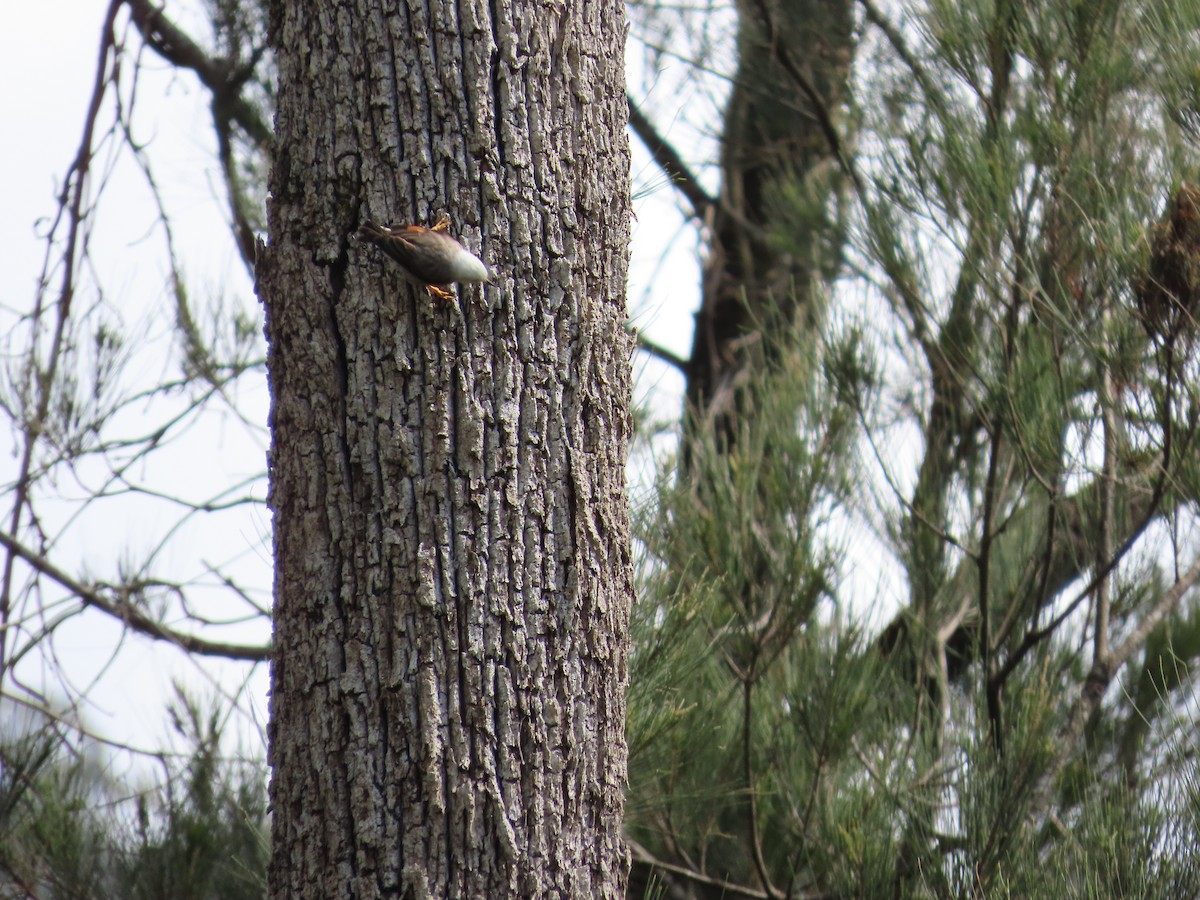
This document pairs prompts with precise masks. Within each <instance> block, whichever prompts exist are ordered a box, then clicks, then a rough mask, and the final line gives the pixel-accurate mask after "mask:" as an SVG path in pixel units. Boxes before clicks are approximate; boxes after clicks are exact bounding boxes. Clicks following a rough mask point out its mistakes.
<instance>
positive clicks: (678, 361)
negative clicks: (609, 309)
mask: <svg viewBox="0 0 1200 900" xmlns="http://www.w3.org/2000/svg"><path fill="white" fill-rule="evenodd" d="M625 330H626V331H628V332H629V333H630V334H631V335H633V339H634V340H635V341H637V347H638V349H639V350H641V351H643V352H645V353H648V354H649V355H650V356H653V357H654V358H655V359H657V360H659V361H660V362H665V363H666V364H667V365H669V366H674V367H675V368H676V369H678V370H679V371H680V372H682V373H683V374H684V375H685V376H686V375H687V371H688V361H687V360H686V359H684V358H683V357H682V356H679V355H678V354H676V353H673V352H671V351H670V350H668V349H667V348H666V347H663V346H661V345H659V344H656V343H654V342H653V341H651V340H650V339H649V338H648V337H646V336H645V335H644V334H642V332H640V331H638V329H637V328H635V327H634V326H633V325H630V324H628V323H627V324H626V325H625Z"/></svg>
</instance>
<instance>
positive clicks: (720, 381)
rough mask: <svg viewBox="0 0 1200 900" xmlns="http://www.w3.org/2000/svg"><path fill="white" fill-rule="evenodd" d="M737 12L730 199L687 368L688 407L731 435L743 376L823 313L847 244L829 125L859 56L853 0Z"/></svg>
mask: <svg viewBox="0 0 1200 900" xmlns="http://www.w3.org/2000/svg"><path fill="white" fill-rule="evenodd" d="M737 9H738V67H737V72H736V74H735V75H734V78H733V89H732V91H731V93H730V96H729V102H728V105H727V107H726V110H725V123H724V128H723V131H722V136H721V196H720V200H719V202H718V203H717V204H716V207H715V210H714V218H713V228H712V245H711V247H710V251H709V258H708V262H707V264H706V266H705V274H704V294H703V298H702V300H701V305H700V310H699V312H697V314H696V331H695V337H694V338H693V343H692V355H691V359H690V362H689V366H688V373H687V374H688V382H687V399H688V405H689V407H690V408H691V409H692V410H693V411H699V412H701V413H704V414H707V415H708V416H710V417H712V420H713V424H714V425H715V427H716V431H717V434H718V435H719V436H722V437H725V438H732V431H733V430H734V423H735V422H736V419H737V413H738V398H737V396H736V393H737V391H736V387H737V385H738V383H739V378H738V374H739V373H741V372H744V371H745V370H747V369H749V368H752V367H754V366H756V365H760V364H761V362H763V361H769V360H770V359H772V358H773V354H772V352H771V346H770V344H771V343H772V342H773V341H774V340H777V339H779V338H780V337H782V338H783V339H787V337H788V336H790V335H791V334H792V333H793V331H792V329H793V328H799V329H800V332H801V333H806V332H811V331H813V330H814V329H815V327H816V326H818V325H819V323H820V322H821V320H822V310H821V308H820V306H819V303H818V301H819V300H820V298H819V297H814V295H813V291H812V286H813V284H814V283H815V284H820V283H822V282H824V283H826V284H828V283H831V282H832V280H833V278H834V276H835V275H836V274H837V270H838V266H839V264H840V261H841V249H842V229H841V226H840V224H839V222H838V221H837V220H836V218H832V219H831V218H830V217H829V212H830V210H831V209H832V208H833V206H834V205H835V204H834V203H833V202H831V201H832V200H833V198H835V197H836V194H837V192H838V191H839V189H840V186H841V173H840V171H839V168H838V166H839V161H838V159H837V154H836V153H835V152H834V148H833V146H832V145H831V140H830V139H831V135H830V133H829V132H828V131H827V129H826V128H824V127H823V123H828V122H830V121H831V119H830V117H836V115H837V110H838V108H839V105H840V104H841V103H842V102H843V99H844V96H845V93H846V90H847V85H848V80H849V77H850V64H851V61H852V59H853V55H854V35H853V27H854V9H853V3H852V2H850V0H789V2H781V0H738V3H737ZM743 379H744V376H743Z"/></svg>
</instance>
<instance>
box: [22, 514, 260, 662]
mask: <svg viewBox="0 0 1200 900" xmlns="http://www.w3.org/2000/svg"><path fill="white" fill-rule="evenodd" d="M0 544H3V545H4V547H5V549H7V550H8V552H9V554H10V555H11V556H10V558H11V557H20V558H21V559H23V560H25V562H27V563H29V565H31V566H33V568H35V569H36V570H37V571H39V572H41V573H42V574H43V575H45V576H47V577H48V578H51V579H53V580H54V581H56V582H57V583H58V584H59V585H61V586H62V587H64V588H66V589H67V590H68V591H70V592H71V593H72V594H74V595H75V596H77V597H79V599H80V600H82V601H83V602H84V603H85V604H86V605H87V606H92V607H95V608H96V609H99V610H101V611H103V612H106V613H108V615H110V616H112V617H113V618H114V619H119V620H120V621H122V622H124V623H125V624H126V625H128V626H129V627H130V628H132V629H133V630H134V631H137V632H138V633H140V634H143V635H146V636H147V637H151V638H154V639H155V640H158V641H166V642H167V643H170V644H174V645H175V646H177V647H179V648H180V649H182V650H187V651H188V652H190V653H200V654H203V655H205V656H222V657H225V658H227V659H238V660H247V661H252V662H261V661H263V660H267V659H270V658H271V647H270V646H269V645H259V646H256V645H252V644H229V643H224V642H219V641H207V640H204V639H203V638H198V637H195V636H194V635H190V634H183V633H181V632H178V631H175V630H174V629H172V628H168V627H167V626H165V625H163V624H162V623H160V622H156V621H154V620H153V619H151V618H150V617H149V616H147V615H146V614H145V613H143V612H141V611H140V610H138V609H137V608H136V607H135V606H134V605H133V604H131V603H129V602H128V601H127V600H123V599H120V598H116V597H113V598H109V597H106V596H104V594H102V593H101V592H99V591H97V590H95V589H94V588H91V587H89V586H87V585H85V584H83V583H81V582H79V581H77V580H75V579H74V578H72V577H71V576H70V575H68V574H67V573H66V572H64V571H63V570H62V569H60V568H59V567H58V566H56V565H55V564H54V563H52V562H50V560H48V559H46V558H45V557H44V556H41V555H39V554H37V553H34V552H33V551H32V550H30V549H29V548H27V547H26V546H24V545H23V544H22V543H21V542H20V541H18V540H16V539H15V538H14V537H12V536H11V535H8V534H5V533H4V532H2V531H0Z"/></svg>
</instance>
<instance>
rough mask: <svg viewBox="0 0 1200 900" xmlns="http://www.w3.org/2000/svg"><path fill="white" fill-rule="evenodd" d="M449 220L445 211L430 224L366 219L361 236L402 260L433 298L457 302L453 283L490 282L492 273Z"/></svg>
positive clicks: (414, 279) (359, 233) (411, 276)
mask: <svg viewBox="0 0 1200 900" xmlns="http://www.w3.org/2000/svg"><path fill="white" fill-rule="evenodd" d="M449 231H450V219H449V218H448V217H447V216H445V215H444V214H443V215H442V216H440V217H439V218H438V220H437V222H436V223H435V224H434V225H433V226H432V227H431V228H426V227H424V226H423V225H393V226H391V227H390V228H389V227H387V226H384V225H376V224H375V223H374V222H365V223H363V225H362V226H361V227H360V228H359V229H358V236H359V238H361V239H362V240H364V241H370V242H371V243H372V244H374V245H375V246H377V247H378V248H379V249H380V250H382V251H383V252H384V253H386V254H387V255H388V256H390V257H391V258H392V259H394V260H395V261H396V262H398V263H400V265H401V266H403V267H404V270H405V272H407V273H408V275H409V276H410V278H411V279H412V280H413V281H415V282H416V283H417V284H420V285H421V286H423V287H424V288H425V290H426V291H428V292H429V294H430V295H431V296H433V297H438V298H440V299H442V300H446V301H448V302H453V301H454V291H453V289H452V288H451V285H452V284H453V283H454V282H456V281H457V282H479V281H483V282H489V283H490V281H491V273H490V272H488V267H487V266H485V265H484V264H483V261H482V260H481V259H480V258H479V257H478V256H476V255H475V254H474V253H472V252H471V251H470V250H468V249H467V248H466V247H464V246H463V245H462V244H460V243H459V242H458V241H456V240H455V239H454V238H452V237H450V234H449Z"/></svg>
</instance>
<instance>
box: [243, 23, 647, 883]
mask: <svg viewBox="0 0 1200 900" xmlns="http://www.w3.org/2000/svg"><path fill="white" fill-rule="evenodd" d="M623 13H624V11H623V7H622V5H621V4H620V3H619V2H617V0H602V2H592V3H584V2H581V0H565V2H559V3H556V4H546V3H541V2H535V0H527V2H521V0H517V2H508V0H503V2H493V3H482V2H469V0H459V2H453V0H431V2H428V3H412V4H406V3H398V0H383V2H381V3H376V2H367V0H347V2H344V3H339V4H333V3H329V2H311V3H285V2H282V0H279V2H276V3H275V5H274V8H273V11H272V43H273V45H274V47H275V48H276V53H277V59H278V66H279V96H278V103H277V108H278V114H277V121H276V130H277V140H278V148H279V150H278V155H277V159H276V167H275V170H274V173H273V175H272V181H271V190H272V201H271V206H270V239H271V244H270V246H269V247H263V248H260V259H259V266H258V271H259V285H260V294H261V296H262V299H263V302H264V304H265V307H266V313H267V338H268V341H269V346H270V350H269V357H268V364H269V369H270V378H271V394H272V421H271V424H272V449H271V495H270V501H271V508H272V510H273V511H274V515H275V562H276V567H277V568H276V582H275V626H276V633H275V657H274V668H273V671H272V698H271V729H270V761H271V765H272V768H273V778H272V782H271V803H272V807H273V817H274V818H273V846H272V861H271V869H270V896H271V897H272V898H285V897H286V898H289V900H292V898H306V897H320V898H335V897H346V898H349V897H354V898H357V900H363V898H371V897H381V896H388V897H434V898H442V897H472V898H476V897H478V898H494V897H544V896H555V897H581V898H583V897H586V898H592V897H618V896H621V895H622V892H623V887H624V883H625V873H626V869H627V862H626V851H625V848H624V845H623V842H622V837H621V813H622V799H623V788H624V780H625V757H626V750H625V743H624V733H623V732H624V714H625V699H624V691H625V678H626V657H627V620H628V611H629V605H630V602H631V597H632V573H631V565H630V550H629V537H628V524H627V503H626V498H625V492H624V463H625V448H626V440H627V436H628V429H629V419H628V408H627V407H628V400H629V364H628V360H629V356H630V351H631V348H630V344H629V339H628V338H627V336H626V334H625V332H624V329H623V321H624V316H625V276H626V265H627V256H628V237H629V211H630V207H629V186H628V176H629V160H628V152H627V146H626V137H625V133H624V126H625V120H626V106H625V94H624V73H623V45H624V36H625V27H624V19H623ZM441 211H445V212H447V213H448V214H449V216H450V219H451V222H452V225H451V230H452V233H454V234H455V236H457V237H458V238H459V239H460V240H462V241H463V242H464V243H465V244H466V245H468V246H469V248H470V249H471V250H472V251H473V252H475V253H476V254H477V255H479V256H480V257H481V258H482V259H483V260H484V261H485V262H486V263H488V264H489V265H490V266H491V267H492V269H493V279H492V280H493V282H494V285H493V286H483V287H480V286H475V285H472V286H465V287H463V286H460V288H459V292H458V293H459V300H458V304H457V306H455V305H454V304H450V303H446V302H444V301H442V300H437V299H434V298H431V297H429V296H427V295H426V293H425V292H424V291H422V290H420V289H419V288H418V287H415V286H413V285H411V284H410V283H409V282H407V281H405V280H404V278H403V277H402V273H401V271H400V269H399V268H398V267H397V266H396V265H395V264H394V263H392V262H391V261H389V260H386V259H384V258H383V256H382V254H380V253H379V252H378V251H377V250H376V249H375V248H374V247H372V246H369V245H365V244H360V243H358V242H357V241H356V240H355V239H354V238H353V236H352V235H353V233H354V231H355V229H356V227H357V226H358V224H360V222H361V221H363V220H365V219H368V218H371V219H374V220H376V221H384V222H388V223H390V222H414V221H415V222H418V223H422V224H429V223H430V222H431V221H432V220H433V219H434V218H435V215H436V214H437V213H438V212H441Z"/></svg>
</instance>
